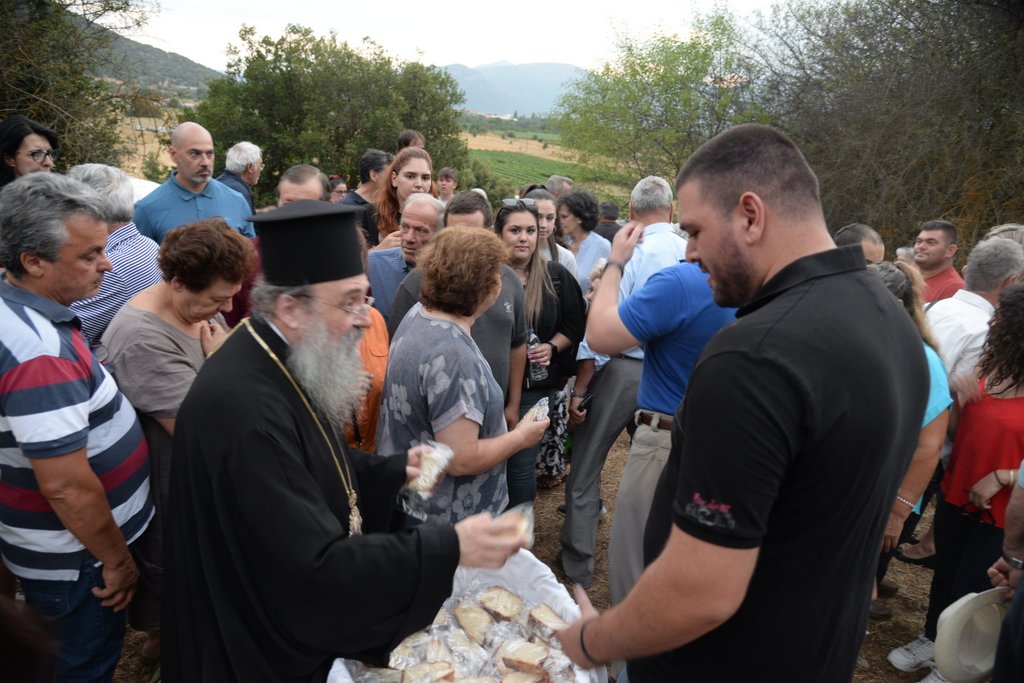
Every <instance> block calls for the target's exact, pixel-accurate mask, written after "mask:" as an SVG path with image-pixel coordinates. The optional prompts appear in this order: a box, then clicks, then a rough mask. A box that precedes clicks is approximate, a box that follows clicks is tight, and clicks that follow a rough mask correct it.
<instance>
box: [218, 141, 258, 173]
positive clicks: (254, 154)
mask: <svg viewBox="0 0 1024 683" xmlns="http://www.w3.org/2000/svg"><path fill="white" fill-rule="evenodd" d="M262 160H263V152H261V151H260V148H259V147H257V146H256V145H254V144H252V143H251V142H245V141H242V142H239V143H238V144H236V145H235V146H234V147H232V148H231V149H229V150H228V152H227V154H225V155H224V168H225V169H227V170H228V171H231V172H232V173H244V172H245V169H246V167H247V166H248V165H249V164H253V165H256V164H258V163H260V162H261V161H262Z"/></svg>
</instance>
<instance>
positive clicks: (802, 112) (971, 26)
mask: <svg viewBox="0 0 1024 683" xmlns="http://www.w3.org/2000/svg"><path fill="white" fill-rule="evenodd" d="M1022 29H1024V12H1022V9H1021V5H1020V4H1019V3H1015V2H1009V1H1007V2H1000V1H999V0H994V1H990V2H974V1H969V0H961V1H943V2H936V1H934V0H854V1H845V2H833V3H831V4H827V5H818V4H815V3H810V2H804V1H801V0H792V1H791V2H790V3H789V4H788V5H785V6H783V7H778V8H776V11H775V13H774V15H773V16H772V17H771V19H770V21H765V22H763V25H762V30H763V39H762V40H761V41H760V43H759V45H758V52H759V53H760V55H761V60H762V62H761V63H762V67H763V72H762V76H761V80H760V82H759V84H758V85H759V89H760V92H761V97H762V100H763V101H764V102H765V105H766V106H767V107H768V108H769V109H770V110H771V111H772V114H773V118H774V119H775V122H776V123H777V124H778V125H779V126H780V127H782V128H784V129H785V130H787V131H788V132H790V133H791V134H792V135H793V136H794V137H795V138H797V140H798V141H799V142H800V144H801V146H802V148H803V150H804V152H805V154H806V156H807V157H808V160H809V161H810V163H811V165H812V166H813V167H814V168H815V170H816V171H817V173H818V175H819V177H820V179H821V184H822V197H823V201H824V204H825V209H826V216H827V219H828V221H829V223H830V225H832V226H834V227H839V226H842V225H844V224H846V223H850V222H853V221H859V222H865V223H868V224H871V225H873V226H874V227H875V228H876V229H878V230H879V231H880V232H882V234H883V235H884V236H885V237H887V238H888V241H889V242H890V244H891V245H893V246H899V245H901V244H906V243H908V242H910V241H911V240H912V239H913V236H914V235H916V232H917V225H918V224H920V223H921V222H922V221H924V220H928V219H932V218H938V217H944V218H947V219H951V220H953V221H954V222H956V223H957V224H958V225H959V226H960V227H961V230H962V232H964V233H965V234H964V237H965V238H966V240H965V241H966V242H967V243H968V244H970V243H973V241H974V236H975V234H976V233H977V232H978V231H980V230H983V229H985V228H987V227H989V226H991V225H994V224H997V223H1001V222H1006V221H1010V220H1014V221H1019V220H1020V219H1021V217H1022V215H1024V171H1022V166H1021V161H1022V150H1024V126H1022V124H1024V92H1022V90H1021V88H1020V84H1021V82H1022V76H1024V73H1022V66H1024V63H1022V57H1024V33H1022ZM964 251H966V250H964Z"/></svg>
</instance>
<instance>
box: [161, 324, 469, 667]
mask: <svg viewBox="0 0 1024 683" xmlns="http://www.w3.org/2000/svg"><path fill="white" fill-rule="evenodd" d="M252 327H253V331H254V332H255V333H256V334H258V335H259V336H260V337H261V338H262V339H263V340H264V341H265V342H266V344H267V345H268V346H269V347H270V349H272V350H273V351H274V353H275V354H277V356H278V358H280V359H281V361H282V362H285V358H286V356H287V353H288V347H287V344H286V343H285V342H284V340H282V339H281V338H280V337H279V336H278V335H277V333H276V332H274V331H273V330H272V329H271V328H270V327H269V326H267V325H266V324H263V323H260V322H258V321H253V322H252ZM321 423H322V424H323V426H324V429H325V430H326V432H327V434H328V437H329V438H330V439H331V440H332V443H333V446H334V449H335V453H336V454H337V456H338V458H339V459H340V458H342V454H343V452H344V454H345V457H347V459H348V461H349V462H350V463H351V468H352V471H353V473H354V474H355V480H356V483H355V486H356V488H357V492H358V497H359V502H358V507H359V509H360V512H361V513H362V517H363V535H361V536H352V537H350V536H349V535H348V525H349V506H348V501H347V496H346V493H345V489H344V487H343V485H342V482H341V479H340V477H339V475H338V469H337V467H336V465H335V462H334V460H333V459H332V457H331V454H330V450H329V449H328V447H327V443H326V441H325V440H324V436H323V434H322V433H321V432H320V429H319V428H318V427H317V424H316V422H315V421H314V419H313V418H312V417H311V415H310V413H309V410H308V409H307V408H306V406H305V405H304V404H303V402H302V400H301V399H300V397H299V395H298V393H297V392H296V391H295V388H294V387H293V386H292V384H291V382H290V381H289V380H288V378H287V377H286V376H285V374H284V373H283V372H282V371H281V369H280V368H279V367H278V366H277V365H276V364H275V362H274V361H273V360H272V359H271V358H270V356H269V355H268V354H267V352H266V351H265V350H264V349H263V348H262V347H261V346H260V344H259V343H258V342H257V340H256V339H255V338H254V337H253V335H252V334H251V333H250V331H249V329H247V328H246V327H245V326H244V325H240V326H239V327H238V328H237V329H236V330H235V332H234V333H233V334H232V335H231V336H230V337H229V338H228V339H227V340H226V341H225V342H224V345H223V346H222V347H221V349H220V350H219V351H218V352H217V353H215V354H214V355H213V356H212V357H210V358H209V359H208V360H207V362H206V364H205V365H204V367H203V369H202V371H201V372H200V373H199V375H198V377H196V380H195V383H194V384H193V385H192V389H191V390H190V391H189V394H188V396H187V397H186V398H185V401H184V403H183V404H182V406H181V410H180V411H179V412H178V417H177V423H176V430H175V431H176V433H175V439H174V456H173V465H172V471H171V491H170V501H169V504H168V508H169V510H168V515H167V521H166V525H167V526H166V532H165V533H166V544H165V572H164V591H163V601H162V604H163V612H162V616H161V622H162V628H163V637H162V658H161V660H162V662H161V663H162V673H163V678H164V680H165V681H168V682H170V683H199V682H200V681H202V682H208V681H209V682H217V683H220V682H222V681H224V682H226V681H244V682H245V683H254V682H257V681H323V680H325V679H326V677H327V672H328V671H329V669H330V666H331V662H332V660H333V659H334V658H335V657H338V656H342V657H349V658H357V659H362V660H364V661H368V662H371V663H381V662H383V660H384V659H385V658H386V655H387V653H388V652H389V651H390V649H391V648H392V647H394V645H396V644H397V643H398V642H399V641H401V639H402V638H404V637H405V636H407V635H408V634H410V633H412V632H414V631H416V630H419V629H420V628H423V627H424V626H426V625H427V624H429V623H430V622H431V620H432V619H433V618H434V616H435V615H436V613H437V610H438V608H439V607H440V605H441V603H442V602H443V601H444V599H445V598H446V597H447V596H448V595H449V594H450V593H451V588H452V576H453V574H454V572H455V568H456V565H457V563H458V557H459V547H458V540H457V538H456V535H455V531H454V529H453V528H452V527H450V526H429V527H427V526H424V527H419V528H417V529H415V530H412V531H393V530H392V512H393V510H394V502H395V495H396V493H397V492H398V490H399V489H400V488H401V486H402V485H403V484H404V482H405V462H406V458H405V456H404V455H402V456H394V457H388V458H384V457H379V456H371V455H368V454H365V453H360V452H351V453H349V452H348V451H347V449H346V447H345V444H344V442H343V441H341V440H338V439H337V438H336V437H335V436H334V435H333V433H332V431H331V429H330V426H329V425H328V423H327V422H326V421H325V420H321ZM342 465H343V466H344V464H342Z"/></svg>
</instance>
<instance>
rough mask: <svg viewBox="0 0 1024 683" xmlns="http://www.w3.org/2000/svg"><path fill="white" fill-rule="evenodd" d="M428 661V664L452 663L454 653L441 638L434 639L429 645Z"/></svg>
mask: <svg viewBox="0 0 1024 683" xmlns="http://www.w3.org/2000/svg"><path fill="white" fill-rule="evenodd" d="M426 660H427V661H428V662H448V663H449V664H451V662H452V652H451V650H449V649H448V646H447V645H445V644H444V641H443V640H441V639H440V638H434V639H433V640H431V641H430V644H429V645H427V654H426Z"/></svg>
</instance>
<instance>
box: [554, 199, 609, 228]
mask: <svg viewBox="0 0 1024 683" xmlns="http://www.w3.org/2000/svg"><path fill="white" fill-rule="evenodd" d="M557 206H558V208H559V209H560V208H562V207H563V206H564V207H565V208H566V209H568V211H569V213H571V214H572V215H573V216H576V218H578V219H580V227H581V228H583V229H584V230H586V231H587V232H593V231H594V228H596V227H597V217H598V213H599V209H598V205H597V200H596V199H594V195H592V194H590V193H589V192H587V191H586V190H573V191H572V192H570V193H569V194H563V195H561V196H560V197H559V198H558V201H557Z"/></svg>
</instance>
